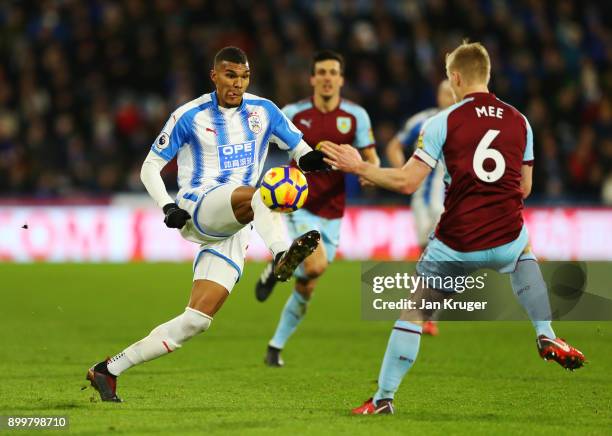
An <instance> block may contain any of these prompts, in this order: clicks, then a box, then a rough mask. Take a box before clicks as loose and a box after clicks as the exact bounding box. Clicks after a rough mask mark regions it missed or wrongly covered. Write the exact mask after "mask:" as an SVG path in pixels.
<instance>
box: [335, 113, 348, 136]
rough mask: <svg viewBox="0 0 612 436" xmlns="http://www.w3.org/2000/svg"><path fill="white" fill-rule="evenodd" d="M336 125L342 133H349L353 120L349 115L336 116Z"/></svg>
mask: <svg viewBox="0 0 612 436" xmlns="http://www.w3.org/2000/svg"><path fill="white" fill-rule="evenodd" d="M336 127H337V128H338V131H339V132H340V133H344V134H347V133H348V132H350V131H351V127H352V122H351V119H350V118H349V117H338V118H336Z"/></svg>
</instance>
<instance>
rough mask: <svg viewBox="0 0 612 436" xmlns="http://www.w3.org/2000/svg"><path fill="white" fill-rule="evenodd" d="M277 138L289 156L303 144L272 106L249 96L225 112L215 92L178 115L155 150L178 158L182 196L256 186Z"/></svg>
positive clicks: (185, 108)
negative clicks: (195, 191)
mask: <svg viewBox="0 0 612 436" xmlns="http://www.w3.org/2000/svg"><path fill="white" fill-rule="evenodd" d="M272 135H274V136H276V137H278V138H280V139H282V142H283V143H282V144H280V145H279V147H281V148H282V149H284V150H287V151H290V150H293V149H294V148H295V147H296V146H297V145H298V144H299V143H300V141H301V139H302V132H300V130H299V129H297V128H296V127H295V126H294V125H293V123H292V122H291V121H290V120H289V119H287V117H286V116H285V115H284V114H283V112H281V110H280V109H279V108H278V107H277V106H276V105H275V104H274V103H272V102H271V101H270V100H267V99H265V98H261V97H257V96H255V95H253V94H247V93H245V94H244V95H243V99H242V103H241V104H240V106H238V107H237V108H223V107H220V106H219V104H218V101H217V94H216V92H212V93H209V94H204V95H202V96H200V97H198V98H196V99H195V100H192V101H190V102H189V103H186V104H184V105H182V106H180V107H179V108H178V109H177V110H175V111H174V112H173V113H172V115H171V116H170V118H169V119H168V121H167V122H166V125H165V126H164V128H163V129H162V131H161V133H160V134H159V136H158V137H157V139H156V140H155V143H154V144H153V145H152V146H151V150H152V151H153V152H155V153H156V154H157V155H158V156H160V157H162V158H163V159H165V160H166V161H170V160H172V159H173V158H174V157H175V156H176V158H177V164H178V185H179V195H182V194H183V193H185V192H187V191H190V190H192V189H195V188H199V187H203V186H204V187H212V186H215V185H219V184H223V183H228V182H233V183H236V184H239V185H243V186H255V185H256V183H257V181H258V180H259V176H260V174H261V172H262V170H263V168H264V162H265V159H266V155H267V153H268V142H269V141H270V138H271V136H272Z"/></svg>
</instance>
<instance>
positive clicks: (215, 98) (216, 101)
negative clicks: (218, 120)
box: [210, 91, 246, 112]
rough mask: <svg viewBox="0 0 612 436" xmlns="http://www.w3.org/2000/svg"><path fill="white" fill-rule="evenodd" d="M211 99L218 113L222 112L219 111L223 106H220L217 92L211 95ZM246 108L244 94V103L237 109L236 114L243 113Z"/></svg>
mask: <svg viewBox="0 0 612 436" xmlns="http://www.w3.org/2000/svg"><path fill="white" fill-rule="evenodd" d="M210 99H211V100H212V103H213V108H214V109H215V110H216V111H219V112H221V110H219V108H220V107H221V106H219V99H218V98H217V91H213V92H211V93H210ZM245 107H246V103H245V101H244V94H243V95H242V101H241V102H240V105H239V106H238V107H237V108H236V109H237V110H236V112H240V111H242V110H243V109H244V108H245Z"/></svg>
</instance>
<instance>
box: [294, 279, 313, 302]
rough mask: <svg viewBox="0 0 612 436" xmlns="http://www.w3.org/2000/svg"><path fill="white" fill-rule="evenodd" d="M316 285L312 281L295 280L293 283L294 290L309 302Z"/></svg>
mask: <svg viewBox="0 0 612 436" xmlns="http://www.w3.org/2000/svg"><path fill="white" fill-rule="evenodd" d="M316 283H317V282H316V280H314V279H304V278H297V279H296V281H295V290H296V291H297V293H298V294H300V295H301V296H302V297H303V298H304V299H305V300H310V297H312V294H313V293H314V289H315V285H316Z"/></svg>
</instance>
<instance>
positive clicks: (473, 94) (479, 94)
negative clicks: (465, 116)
mask: <svg viewBox="0 0 612 436" xmlns="http://www.w3.org/2000/svg"><path fill="white" fill-rule="evenodd" d="M470 97H474V98H478V97H491V98H495V94H493V93H492V92H470V93H469V94H465V95H464V96H463V99H464V100H465V99H466V98H470Z"/></svg>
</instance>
